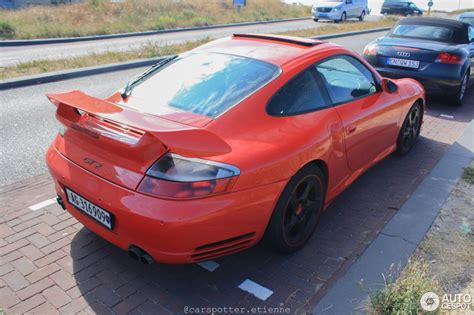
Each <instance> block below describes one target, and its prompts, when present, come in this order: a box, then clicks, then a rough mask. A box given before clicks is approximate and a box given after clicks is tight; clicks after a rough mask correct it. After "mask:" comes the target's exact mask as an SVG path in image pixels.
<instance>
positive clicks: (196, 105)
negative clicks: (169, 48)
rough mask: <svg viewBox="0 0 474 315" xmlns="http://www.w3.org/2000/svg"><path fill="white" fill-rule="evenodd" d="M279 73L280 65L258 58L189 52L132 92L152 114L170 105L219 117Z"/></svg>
mask: <svg viewBox="0 0 474 315" xmlns="http://www.w3.org/2000/svg"><path fill="white" fill-rule="evenodd" d="M279 73H280V68H279V67H278V66H276V65H274V64H271V63H267V62H263V61H260V60H256V59H251V58H246V57H240V56H234V55H227V54H220V53H190V54H187V55H184V56H181V57H179V58H177V59H175V60H174V61H172V62H170V64H168V65H166V66H165V67H163V68H162V69H161V70H160V71H159V72H157V73H156V74H154V75H153V76H152V77H150V78H149V79H147V80H146V81H145V82H143V83H142V84H140V85H138V86H136V87H135V89H134V90H133V94H132V96H133V97H136V98H139V99H144V100H146V102H137V103H139V104H140V105H134V107H135V108H136V109H138V110H140V111H143V112H147V113H150V114H159V113H161V112H162V109H163V108H162V107H171V108H175V109H179V110H182V111H186V112H192V113H195V114H199V115H203V116H207V117H211V118H216V117H217V116H219V115H220V114H222V113H224V112H225V111H226V110H228V109H230V108H231V107H232V106H234V105H236V104H238V103H239V102H240V101H242V100H243V99H244V98H246V97H248V96H249V95H250V94H252V93H253V92H255V91H256V90H258V89H259V88H261V87H262V86H263V85H265V84H266V83H268V82H270V81H271V80H273V79H274V78H275V77H277V76H278V74H279ZM137 103H136V104H137ZM137 107H138V108H137Z"/></svg>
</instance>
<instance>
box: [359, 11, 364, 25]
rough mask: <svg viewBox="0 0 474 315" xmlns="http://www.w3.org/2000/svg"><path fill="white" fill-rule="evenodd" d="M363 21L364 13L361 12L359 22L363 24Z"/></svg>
mask: <svg viewBox="0 0 474 315" xmlns="http://www.w3.org/2000/svg"><path fill="white" fill-rule="evenodd" d="M364 19H365V11H362V13H361V14H360V16H359V21H361V22H363V21H364Z"/></svg>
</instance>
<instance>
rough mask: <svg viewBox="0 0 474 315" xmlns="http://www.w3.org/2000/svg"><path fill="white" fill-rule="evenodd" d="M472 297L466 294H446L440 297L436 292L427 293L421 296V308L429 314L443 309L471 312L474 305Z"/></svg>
mask: <svg viewBox="0 0 474 315" xmlns="http://www.w3.org/2000/svg"><path fill="white" fill-rule="evenodd" d="M472 304H473V303H472V296H471V295H470V294H468V293H466V294H445V295H443V297H442V298H441V299H440V297H439V296H438V295H437V294H436V293H434V292H426V293H425V294H423V295H422V296H421V299H420V305H421V308H422V309H423V310H425V311H427V312H433V311H436V310H437V309H438V307H441V309H442V310H444V311H446V310H447V311H450V310H469V309H470V308H471V305H472Z"/></svg>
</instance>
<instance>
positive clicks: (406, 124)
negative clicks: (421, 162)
mask: <svg viewBox="0 0 474 315" xmlns="http://www.w3.org/2000/svg"><path fill="white" fill-rule="evenodd" d="M422 119H423V112H422V107H421V105H420V104H419V103H418V102H416V103H415V104H413V106H412V107H411V108H410V110H409V111H408V114H407V115H406V117H405V120H404V121H403V125H402V128H401V129H400V132H399V134H398V138H397V148H396V149H395V154H396V155H399V156H402V155H405V154H407V153H408V152H410V150H411V148H413V146H414V145H415V143H416V140H417V139H418V136H419V135H420V129H421V123H422Z"/></svg>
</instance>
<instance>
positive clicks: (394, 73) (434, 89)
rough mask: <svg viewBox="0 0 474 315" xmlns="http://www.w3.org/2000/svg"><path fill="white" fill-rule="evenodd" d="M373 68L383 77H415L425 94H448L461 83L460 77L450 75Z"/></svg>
mask: <svg viewBox="0 0 474 315" xmlns="http://www.w3.org/2000/svg"><path fill="white" fill-rule="evenodd" d="M375 69H376V70H377V71H378V72H379V73H380V74H381V75H382V76H384V77H388V78H393V79H400V78H412V79H415V80H417V81H418V82H420V83H421V84H422V85H423V87H424V88H425V90H426V94H427V95H440V96H444V95H449V94H451V93H454V90H455V89H457V88H458V87H459V85H460V84H461V79H453V78H450V77H446V78H443V77H442V75H440V74H438V75H437V76H434V75H432V74H430V73H424V72H414V71H411V70H404V69H398V68H382V67H376V68H375Z"/></svg>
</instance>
